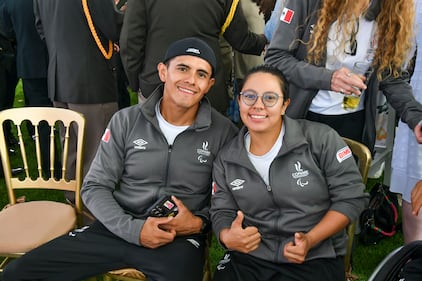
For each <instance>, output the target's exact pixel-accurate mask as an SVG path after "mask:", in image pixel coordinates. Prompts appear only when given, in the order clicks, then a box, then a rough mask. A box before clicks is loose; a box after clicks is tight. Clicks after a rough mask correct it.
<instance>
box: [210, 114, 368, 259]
mask: <svg viewBox="0 0 422 281" xmlns="http://www.w3.org/2000/svg"><path fill="white" fill-rule="evenodd" d="M283 126H285V135H284V139H283V145H282V147H281V149H280V151H279V153H278V155H277V157H276V158H275V159H274V160H273V162H272V163H271V166H270V171H269V175H270V176H269V185H266V184H265V182H264V181H263V180H262V178H261V177H260V175H259V174H258V172H257V171H256V170H255V168H254V166H253V165H252V164H251V162H250V161H249V158H248V156H247V151H246V149H245V147H244V135H245V133H246V131H247V130H246V128H243V129H242V130H241V132H240V133H239V135H238V136H237V137H236V138H235V139H234V140H233V141H232V142H230V143H229V144H228V145H227V146H225V147H224V148H223V149H222V150H221V151H220V153H219V155H218V156H217V159H216V162H215V163H214V168H213V179H214V183H213V195H212V198H211V209H210V214H211V221H212V224H213V229H214V232H215V233H216V235H217V237H219V233H220V231H221V230H222V229H224V228H230V226H231V223H232V221H233V220H234V218H235V217H236V215H237V214H236V212H237V210H241V211H242V212H243V213H244V215H245V219H244V221H243V223H244V226H256V227H257V228H258V230H259V232H260V233H261V238H262V241H261V243H260V245H259V247H258V249H256V250H255V251H253V252H251V253H250V254H251V255H253V256H255V257H258V258H261V259H265V260H268V261H272V262H276V263H283V262H287V260H286V259H285V258H284V256H283V248H284V245H285V244H286V243H288V242H290V241H293V239H294V233H295V232H305V233H306V232H308V231H309V230H310V229H312V228H313V227H314V226H315V225H316V224H317V223H318V222H319V221H320V220H321V219H322V217H323V216H324V215H325V214H326V213H327V211H329V210H334V211H337V212H340V213H342V214H344V215H346V216H347V217H348V218H349V219H350V220H351V221H352V220H355V219H357V218H358V216H359V214H360V213H361V211H362V210H363V209H364V207H365V206H366V205H367V203H368V196H367V194H365V193H364V188H365V186H364V185H363V183H362V177H361V175H360V173H359V170H358V168H357V165H356V163H355V160H354V158H353V157H352V156H351V154H350V149H349V148H348V147H347V145H346V144H345V143H344V141H343V140H342V138H341V137H340V136H339V135H338V134H337V133H336V132H335V131H334V130H333V129H331V128H329V127H328V126H326V125H325V124H320V123H315V122H310V121H307V120H294V119H290V118H288V117H284V120H283ZM346 241H347V238H346V233H345V231H341V232H339V233H338V234H336V235H334V236H332V237H331V238H329V239H327V240H325V241H322V242H321V243H320V244H318V245H317V246H315V247H314V248H313V249H311V250H310V251H309V253H308V256H307V258H306V259H307V260H311V259H316V258H334V257H337V256H343V255H344V254H345V253H346Z"/></svg>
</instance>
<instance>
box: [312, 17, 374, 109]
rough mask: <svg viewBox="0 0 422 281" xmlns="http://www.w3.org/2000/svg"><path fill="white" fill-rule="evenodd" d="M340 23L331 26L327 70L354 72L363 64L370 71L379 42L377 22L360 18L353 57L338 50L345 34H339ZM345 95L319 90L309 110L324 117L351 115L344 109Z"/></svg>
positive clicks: (348, 45)
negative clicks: (376, 34) (357, 65)
mask: <svg viewBox="0 0 422 281" xmlns="http://www.w3.org/2000/svg"><path fill="white" fill-rule="evenodd" d="M337 25H338V22H337V21H336V22H334V23H333V24H332V25H331V28H330V31H329V34H328V41H327V61H326V63H325V67H326V68H327V69H332V70H336V69H340V68H341V67H347V68H349V69H350V70H352V71H353V65H354V64H355V62H362V63H363V64H364V65H366V66H367V67H366V69H369V67H370V65H371V64H372V62H373V60H374V54H375V49H376V47H377V42H376V38H375V31H376V30H375V29H376V23H375V21H367V20H366V19H365V18H364V17H362V16H361V17H360V18H359V24H358V27H359V28H358V31H357V34H356V41H357V49H356V55H354V56H352V55H350V54H346V52H345V51H344V50H338V48H337V46H338V45H339V44H340V43H339V42H341V41H342V37H343V34H342V33H340V34H338V33H337ZM345 48H346V49H349V50H350V40H346V46H345ZM364 95H365V92H362V96H361V100H360V104H359V106H358V107H357V108H356V110H355V111H359V110H362V109H363V100H364ZM343 97H344V95H343V94H341V93H339V92H334V91H328V90H319V91H318V93H317V95H316V96H315V97H314V99H313V100H312V104H311V106H310V108H309V110H310V111H311V112H314V113H319V114H324V115H340V114H346V113H350V111H349V110H345V109H343V107H342V103H343Z"/></svg>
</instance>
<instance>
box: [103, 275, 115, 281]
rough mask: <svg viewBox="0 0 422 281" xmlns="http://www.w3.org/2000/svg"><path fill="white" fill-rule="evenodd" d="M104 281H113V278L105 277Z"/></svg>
mask: <svg viewBox="0 0 422 281" xmlns="http://www.w3.org/2000/svg"><path fill="white" fill-rule="evenodd" d="M103 281H113V278H111V277H110V276H108V275H104V276H103Z"/></svg>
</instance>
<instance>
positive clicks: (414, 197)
mask: <svg viewBox="0 0 422 281" xmlns="http://www.w3.org/2000/svg"><path fill="white" fill-rule="evenodd" d="M410 200H411V202H412V213H413V214H414V215H415V216H418V215H419V210H420V208H421V207H422V180H420V181H418V182H417V183H416V185H415V187H414V188H413V190H412V193H411V197H410Z"/></svg>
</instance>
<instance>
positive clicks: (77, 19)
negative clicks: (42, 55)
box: [12, 0, 119, 173]
mask: <svg viewBox="0 0 422 281" xmlns="http://www.w3.org/2000/svg"><path fill="white" fill-rule="evenodd" d="M12 1H14V0H12ZM88 7H89V11H90V15H91V17H92V20H93V22H94V26H95V29H96V32H97V34H98V36H99V38H100V39H101V42H102V45H103V46H104V48H105V49H106V50H108V49H109V47H108V39H110V40H111V41H113V42H117V40H118V38H119V34H118V28H117V23H116V22H117V17H118V15H117V12H116V11H115V9H114V2H113V0H89V1H88ZM34 13H35V22H36V28H37V30H38V33H39V34H40V36H41V38H42V39H44V40H45V42H46V45H47V48H48V55H49V64H48V94H49V96H50V98H51V100H52V101H53V103H54V106H56V107H65V108H69V109H73V110H76V111H78V112H81V113H82V114H84V116H85V118H86V120H87V128H86V132H87V135H86V141H85V144H86V145H85V154H84V173H86V172H87V171H88V169H89V166H90V164H91V161H92V159H93V157H94V156H95V153H96V151H97V147H98V144H99V142H100V139H101V136H102V133H103V132H104V130H105V127H106V126H107V123H108V121H109V120H110V118H111V116H112V114H113V113H114V112H115V111H117V82H116V67H115V64H114V61H113V60H108V59H106V58H105V57H104V56H103V54H102V53H101V52H100V50H99V48H98V47H97V45H96V43H95V41H94V39H93V35H92V34H91V31H90V29H89V27H88V23H87V19H86V17H85V14H84V11H83V7H82V3H81V0H34ZM70 157H71V155H69V158H70ZM72 167H73V166H70V170H72ZM73 168H74V167H73Z"/></svg>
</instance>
